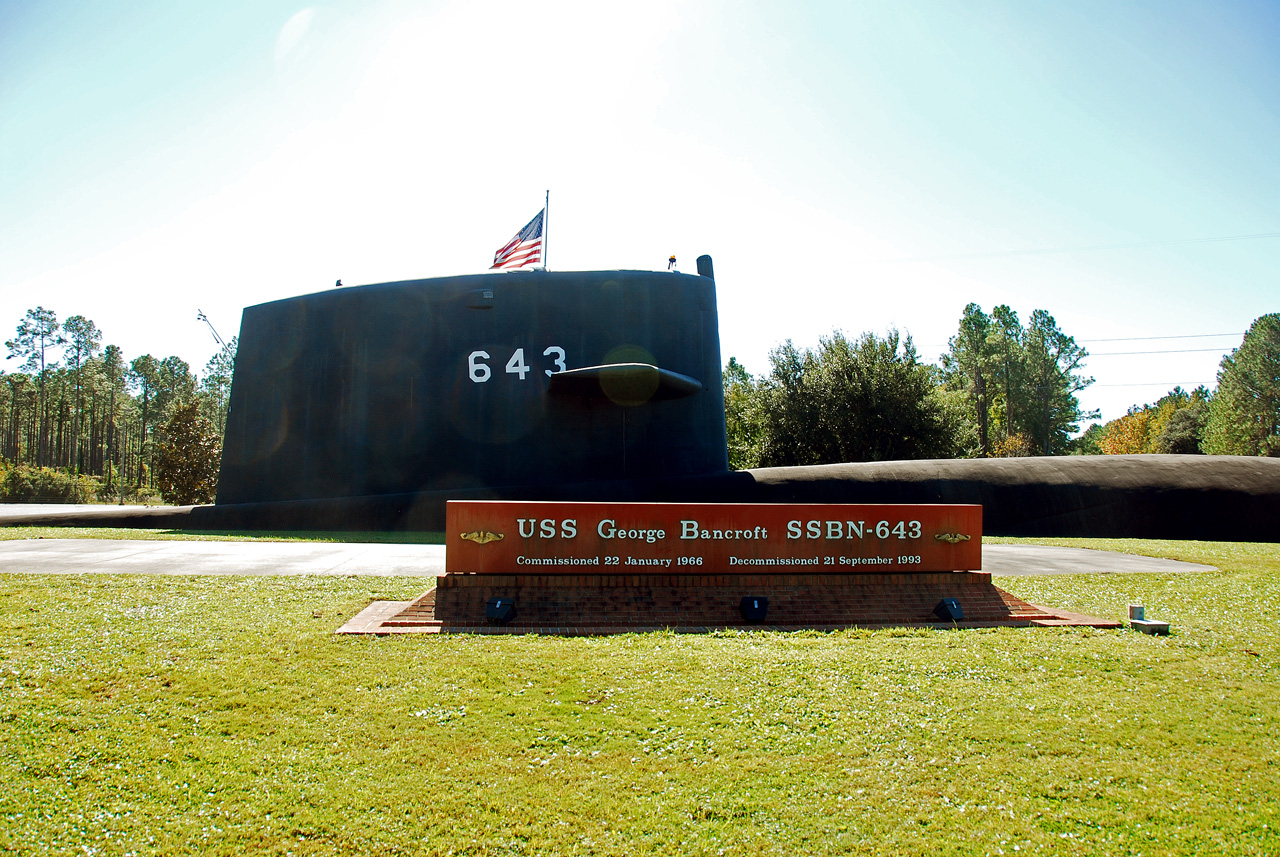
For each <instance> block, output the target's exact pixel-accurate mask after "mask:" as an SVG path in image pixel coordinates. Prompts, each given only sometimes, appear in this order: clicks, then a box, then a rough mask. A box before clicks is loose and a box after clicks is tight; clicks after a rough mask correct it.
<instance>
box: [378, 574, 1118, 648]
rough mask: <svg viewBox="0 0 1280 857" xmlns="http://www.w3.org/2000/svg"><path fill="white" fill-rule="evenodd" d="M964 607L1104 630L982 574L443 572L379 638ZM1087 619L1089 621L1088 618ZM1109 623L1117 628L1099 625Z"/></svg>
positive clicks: (799, 622)
mask: <svg viewBox="0 0 1280 857" xmlns="http://www.w3.org/2000/svg"><path fill="white" fill-rule="evenodd" d="M497 596H501V597H502V598H504V599H513V600H514V601H515V606H516V618H515V619H514V620H513V621H511V622H510V623H508V624H506V625H493V624H489V623H487V622H486V621H485V602H486V601H487V600H488V599H489V598H492V597H497ZM744 596H753V597H764V598H768V599H769V611H768V618H767V620H766V621H765V622H764V623H762V624H750V625H749V624H748V623H746V622H744V621H743V619H742V616H741V614H740V613H739V609H738V605H739V603H740V602H741V600H742V598H743V597H744ZM943 598H954V599H956V600H957V601H959V602H960V606H961V608H962V609H963V611H964V620H963V621H962V622H960V623H959V624H960V625H961V626H966V627H981V626H989V625H1032V624H1035V625H1061V624H1088V625H1098V624H1099V623H1101V622H1102V620H1097V619H1092V617H1083V616H1074V615H1073V614H1066V613H1063V612H1062V611H1056V610H1050V609H1048V608H1043V607H1037V606H1035V605H1033V604H1028V603H1027V602H1025V601H1022V600H1020V599H1018V598H1015V597H1014V596H1012V595H1010V594H1009V593H1007V592H1004V591H1003V590H1001V589H999V588H997V587H996V586H994V585H992V583H991V575H990V574H988V573H984V572H948V573H931V572H925V573H914V574H705V575H693V574H682V575H664V574H640V575H638V574H599V575H595V574H583V575H574V574H556V575H525V574H458V573H452V574H446V575H444V576H442V577H441V578H439V581H438V583H437V586H436V588H435V589H434V590H431V591H429V592H427V593H426V594H425V595H423V596H422V597H421V598H418V599H417V600H416V601H414V602H412V603H410V604H408V605H407V606H406V607H405V609H403V610H402V611H400V612H399V613H398V614H397V615H395V616H392V617H390V618H388V619H386V620H384V621H383V622H382V623H381V628H380V631H381V632H382V633H395V632H404V631H411V630H418V631H437V632H441V631H443V632H463V633H544V634H568V635H581V634H610V633H625V632H632V631H649V630H660V629H663V628H672V629H675V630H680V631H707V630H713V629H718V628H766V629H773V630H798V629H803V628H813V629H819V630H831V629H837V628H849V627H884V626H913V625H914V626H942V627H950V626H951V624H952V623H944V622H940V621H939V620H938V619H937V617H935V616H934V615H933V609H934V607H935V606H937V604H938V602H939V601H941V600H942V599H943ZM1086 620H1087V621H1086ZM1102 624H1104V625H1110V624H1114V623H1102Z"/></svg>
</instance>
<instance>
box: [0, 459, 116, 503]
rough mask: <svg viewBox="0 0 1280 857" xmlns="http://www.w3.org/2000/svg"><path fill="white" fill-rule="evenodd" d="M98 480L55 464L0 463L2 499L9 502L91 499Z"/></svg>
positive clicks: (97, 486)
mask: <svg viewBox="0 0 1280 857" xmlns="http://www.w3.org/2000/svg"><path fill="white" fill-rule="evenodd" d="M100 487H101V486H100V485H99V484H98V480H97V479H94V478H93V477H92V476H86V475H84V474H75V473H68V472H66V471H65V470H56V469H54V468H52V467H30V466H28V465H25V464H19V465H17V466H14V467H0V500H3V501H4V502H6V503H91V502H93V501H94V500H96V499H97V497H98V491H99V488H100Z"/></svg>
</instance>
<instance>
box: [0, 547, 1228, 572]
mask: <svg viewBox="0 0 1280 857" xmlns="http://www.w3.org/2000/svg"><path fill="white" fill-rule="evenodd" d="M982 562H983V569H984V570H985V571H989V572H991V574H992V575H994V576H1016V575H1042V574H1142V573H1148V574H1150V573H1155V574H1168V573H1170V572H1196V571H1214V570H1215V569H1214V568H1213V566H1208V565H1199V564H1196V563H1189V562H1177V561H1174V560H1169V559H1154V558H1152V557H1145V556H1131V555H1129V554H1120V553H1109V552H1107V551H1095V550H1083V549H1080V548H1060V547H1045V546H1041V545H985V546H984V547H983V549H982ZM6 572H7V573H11V574H169V575H187V574H232V575H234V574H246V575H268V574H316V575H375V576H382V577H415V576H428V577H433V576H436V575H439V574H443V573H444V546H443V545H395V544H332V543H321V542H268V541H249V542H199V541H149V540H130V539H121V540H114V539H25V540H19V541H0V573H6Z"/></svg>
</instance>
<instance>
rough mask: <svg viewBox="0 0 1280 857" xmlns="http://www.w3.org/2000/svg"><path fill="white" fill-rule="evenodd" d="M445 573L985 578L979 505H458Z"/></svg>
mask: <svg viewBox="0 0 1280 857" xmlns="http://www.w3.org/2000/svg"><path fill="white" fill-rule="evenodd" d="M446 539H447V541H446V545H447V547H446V551H445V571H446V572H450V573H454V572H477V573H482V574H704V575H705V574H762V573H764V574H768V573H790V574H795V573H821V574H831V573H849V574H885V573H892V574H902V573H904V572H938V571H968V570H977V569H981V568H982V507H981V506H977V505H936V504H912V505H907V504H781V503H758V504H746V503H566V502H531V501H507V500H450V501H449V503H448V505H447V511H446Z"/></svg>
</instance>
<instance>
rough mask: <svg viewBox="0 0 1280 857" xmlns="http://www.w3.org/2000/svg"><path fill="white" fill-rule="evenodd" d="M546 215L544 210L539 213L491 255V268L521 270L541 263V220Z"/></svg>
mask: <svg viewBox="0 0 1280 857" xmlns="http://www.w3.org/2000/svg"><path fill="white" fill-rule="evenodd" d="M546 213H547V210H546V209H545V208H544V209H542V211H539V212H538V214H537V216H536V217H534V218H533V220H530V221H529V225H528V226H526V227H525V228H524V229H521V230H520V231H519V232H517V233H516V237H515V238H512V239H511V240H510V241H508V242H507V243H506V244H503V245H502V247H501V248H500V249H499V250H498V252H497V253H494V254H493V265H492V267H493V268H523V267H524V266H525V265H536V264H538V263H539V262H541V261H542V219H543V216H544V215H546Z"/></svg>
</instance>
